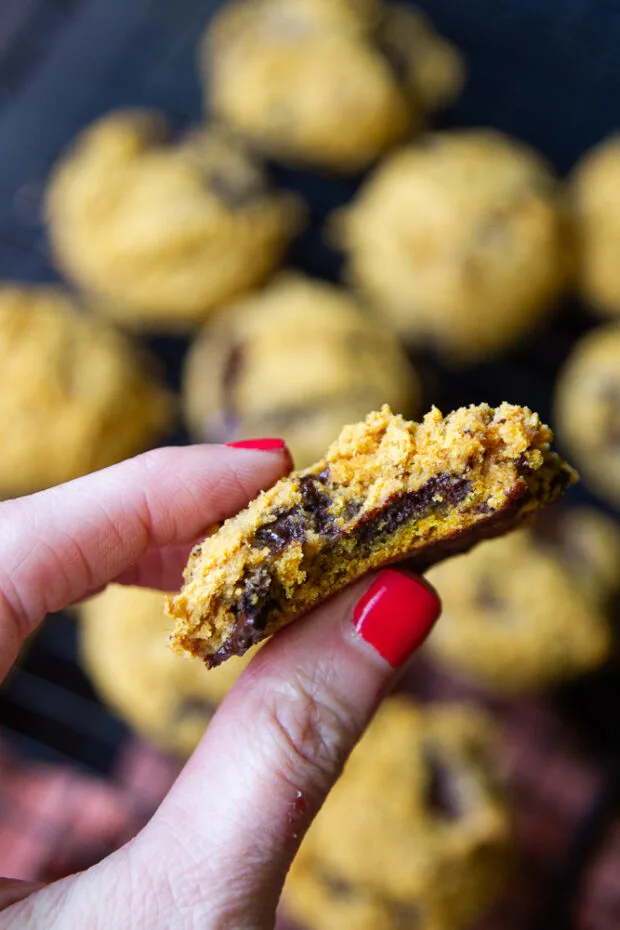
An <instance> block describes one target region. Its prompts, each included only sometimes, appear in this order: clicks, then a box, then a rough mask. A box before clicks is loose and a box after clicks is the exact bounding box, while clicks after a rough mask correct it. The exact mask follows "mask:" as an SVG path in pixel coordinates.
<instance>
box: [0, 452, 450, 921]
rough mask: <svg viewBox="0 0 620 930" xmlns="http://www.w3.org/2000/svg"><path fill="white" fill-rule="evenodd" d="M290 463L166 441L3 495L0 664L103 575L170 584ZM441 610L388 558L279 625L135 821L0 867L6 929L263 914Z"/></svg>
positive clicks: (258, 917) (283, 456) (270, 913)
mask: <svg viewBox="0 0 620 930" xmlns="http://www.w3.org/2000/svg"><path fill="white" fill-rule="evenodd" d="M289 467H290V459H289V457H288V453H287V451H286V449H285V448H280V449H278V448H276V449H272V450H271V451H258V450H256V449H248V448H243V449H241V448H227V447H224V446H211V447H209V446H191V447H188V448H180V449H160V450H156V451H154V452H150V453H147V454H146V455H142V456H139V457H137V458H135V459H132V460H130V461H128V462H123V463H122V464H120V465H116V466H114V467H112V468H108V469H105V470H104V471H101V472H98V473H96V474H93V475H89V476H87V477H85V478H80V479H78V480H77V481H73V482H70V483H69V484H66V485H62V486H60V487H57V488H53V489H51V490H49V491H44V492H41V493H39V494H34V495H32V496H31V497H27V498H21V499H19V500H13V501H6V502H4V503H2V504H0V644H1V647H2V648H1V651H0V675H1V676H4V675H6V673H7V672H8V670H9V668H10V666H11V664H12V663H13V661H14V660H15V658H16V656H17V653H18V650H19V648H20V645H21V643H22V642H23V640H24V639H25V637H26V636H28V634H29V633H31V632H32V630H33V629H34V628H35V626H36V625H37V624H38V623H40V621H41V620H42V619H43V617H44V616H45V614H46V613H48V612H50V611H54V610H59V609H61V608H62V607H65V606H67V605H68V604H71V603H73V602H75V601H77V600H81V599H83V598H84V597H86V596H87V595H89V594H91V593H93V592H94V591H97V590H99V589H100V588H102V587H103V586H105V584H106V583H107V582H108V581H112V580H114V581H117V582H118V581H120V582H123V583H129V584H141V585H148V586H150V587H158V588H162V589H170V588H176V587H178V586H179V584H180V581H181V575H180V572H181V568H182V566H183V565H184V564H185V560H186V558H187V555H188V553H189V550H190V548H191V545H192V543H193V542H194V541H195V540H196V539H197V538H198V537H199V536H200V535H201V534H202V533H203V532H204V531H205V529H206V528H207V526H208V525H210V524H212V523H214V522H216V521H218V520H221V519H222V518H224V517H226V516H229V515H230V514H233V513H235V512H236V511H237V510H239V509H240V508H241V507H243V506H244V505H245V504H246V503H247V502H248V500H250V499H251V498H252V497H254V496H255V495H256V494H257V493H258V491H259V490H261V489H262V488H267V487H269V486H270V485H271V484H273V482H274V481H276V480H277V479H278V478H279V477H281V476H282V475H283V474H285V473H286V472H287V470H288V469H289ZM438 612H439V603H438V601H437V599H436V597H435V595H434V594H433V593H432V591H431V590H430V589H429V588H428V587H427V586H426V585H425V584H423V583H422V582H420V581H418V580H416V579H414V578H413V577H411V576H409V575H406V574H405V573H402V572H400V571H395V570H392V569H390V570H387V571H384V572H381V573H380V574H378V575H376V576H374V577H372V578H368V579H365V580H363V581H360V582H358V583H356V584H354V585H352V586H351V587H350V588H348V589H347V590H346V591H343V592H342V593H341V594H340V595H338V596H337V597H334V598H333V599H332V600H331V601H329V602H328V603H326V604H325V605H323V606H322V607H320V608H318V609H317V610H315V611H313V613H312V614H310V615H308V616H307V617H306V618H304V619H303V620H301V621H298V622H297V623H294V624H292V625H291V626H290V627H288V628H287V629H285V630H283V631H282V632H281V633H279V634H278V635H277V636H276V637H274V638H273V640H272V641H271V642H270V643H268V644H267V645H266V646H265V647H264V648H263V649H262V650H261V651H260V653H259V654H258V655H257V656H256V657H255V658H254V659H253V660H252V662H251V663H250V665H249V666H248V668H247V669H246V671H245V672H244V674H243V675H242V676H241V678H240V679H239V681H238V682H237V684H236V685H235V687H234V688H233V690H232V691H231V692H230V694H229V695H228V696H227V698H226V700H225V701H224V702H223V704H222V706H221V707H220V709H219V710H218V712H217V713H216V715H215V716H214V718H213V720H212V722H211V723H210V725H209V727H208V729H207V731H206V733H205V735H204V737H203V739H202V741H201V743H200V745H199V746H198V748H197V749H196V751H195V753H194V755H193V756H192V758H191V759H190V761H189V762H188V763H187V765H186V766H185V768H184V770H183V771H182V773H181V775H180V776H179V778H178V780H177V782H176V783H175V785H174V786H173V788H172V790H171V791H170V792H169V794H168V796H167V797H166V798H165V800H164V802H163V803H162V805H161V807H160V808H159V810H158V811H157V813H156V814H155V816H154V817H153V818H152V820H151V821H150V823H149V824H148V825H147V826H146V827H145V828H144V829H143V830H142V832H141V833H140V834H139V835H138V836H137V837H135V839H134V840H132V841H131V842H130V843H128V844H127V845H125V846H124V847H123V848H122V849H119V850H118V851H117V852H115V853H114V854H112V855H111V856H108V857H107V858H106V859H104V860H103V861H101V862H100V863H98V864H97V865H96V866H94V867H93V868H91V869H88V870H87V871H86V872H82V873H79V874H77V875H72V876H70V877H68V878H65V879H63V880H62V881H58V882H54V883H53V884H51V885H47V886H41V885H34V884H32V883H25V882H19V881H18V880H11V879H2V880H0V907H3V908H4V910H3V911H2V913H0V930H3V928H8V927H11V928H16V927H19V928H20V930H21V928H33V930H34V928H37V930H40V928H42V927H45V928H46V930H56V928H57V930H60V928H62V930H73V928H76V930H78V928H79V930H83V928H85V927H87V928H88V930H110V928H114V930H121V928H124V927H131V928H132V930H136V928H138V930H158V928H162V930H163V928H166V930H169V928H198V927H200V928H201V930H203V928H207V930H209V928H218V930H228V928H229V930H246V928H247V930H250V928H251V930H259V928H260V930H262V928H270V927H273V925H274V921H275V909H276V905H277V902H278V898H279V896H280V892H281V888H282V884H283V881H284V877H285V875H286V872H287V870H288V867H289V865H290V863H291V861H292V859H293V856H294V855H295V852H296V850H297V848H298V846H299V843H300V841H301V838H302V836H303V834H304V832H305V830H306V829H307V827H308V825H309V823H310V821H311V820H312V818H313V817H314V815H315V814H316V812H317V810H318V809H319V807H320V805H321V803H322V802H323V800H324V798H325V796H326V794H327V792H328V791H329V789H330V787H331V786H332V784H333V783H334V781H335V780H336V778H337V777H338V774H339V772H340V770H341V768H342V765H343V763H344V761H345V759H346V757H347V756H348V754H349V753H350V751H351V749H352V748H353V746H354V745H355V743H356V742H357V740H358V739H359V738H360V736H361V734H362V732H363V730H364V728H365V727H366V725H367V723H368V721H369V719H370V717H371V716H372V714H373V712H374V711H375V709H376V707H377V705H378V703H379V701H380V700H381V698H382V696H383V695H384V694H385V693H386V691H387V690H388V689H389V688H390V686H391V684H392V683H393V680H394V677H395V675H396V674H397V668H398V666H400V665H401V664H402V663H403V662H404V661H406V659H407V658H408V656H409V655H410V654H411V653H412V652H413V651H414V650H415V648H417V646H418V645H419V644H420V643H421V642H422V640H423V639H424V638H425V636H426V634H427V633H428V632H429V630H430V628H431V626H432V624H433V622H434V621H435V619H436V617H437V615H438ZM182 661H183V659H179V662H182ZM205 674H208V673H207V672H205ZM15 902H16V903H15Z"/></svg>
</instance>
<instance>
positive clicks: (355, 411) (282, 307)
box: [184, 274, 419, 468]
mask: <svg viewBox="0 0 620 930" xmlns="http://www.w3.org/2000/svg"><path fill="white" fill-rule="evenodd" d="M418 397H419V390H418V383H417V378H416V376H415V373H414V372H413V370H412V368H411V366H410V364H409V362H408V360H407V357H406V355H405V353H404V351H403V350H402V348H401V347H400V346H399V344H398V342H397V341H396V339H395V337H394V336H392V334H391V333H390V332H389V331H387V330H386V328H385V326H384V325H382V324H381V323H379V322H377V321H376V320H375V319H373V318H372V317H371V316H370V315H368V314H366V313H364V312H363V310H362V308H361V307H360V306H359V305H358V304H357V303H356V301H355V299H354V298H353V297H352V296H350V295H349V294H347V292H346V291H345V290H343V289H342V288H338V287H334V286H333V285H331V284H326V283H325V282H323V281H313V280H311V279H310V278H304V277H303V276H301V275H293V274H287V275H283V276H281V277H280V278H278V279H277V280H276V281H275V282H274V283H273V284H271V285H269V286H268V287H267V288H266V289H265V290H264V291H262V292H260V293H258V294H254V295H252V296H250V297H247V298H245V299H244V300H241V301H239V302H238V303H237V304H234V305H232V306H229V307H226V308H224V309H223V310H222V311H221V312H220V313H219V314H218V315H217V316H216V317H215V318H214V319H213V321H212V322H211V323H210V324H209V325H208V326H206V327H205V329H204V331H203V333H202V334H201V335H200V336H198V338H197V339H196V341H195V343H194V345H193V347H192V348H191V349H190V352H189V354H188V356H187V360H186V365H185V377H184V403H185V412H186V417H187V421H188V423H189V425H190V428H191V430H192V433H193V434H194V436H196V438H197V439H199V440H200V441H203V442H204V441H207V442H231V441H235V440H238V439H247V438H249V437H251V436H282V438H283V439H285V440H286V442H287V444H288V446H289V448H290V450H291V452H292V454H293V458H294V461H295V463H296V464H297V466H298V467H299V468H303V467H305V466H306V465H310V463H311V462H314V461H316V459H318V458H320V456H321V455H322V453H323V451H324V450H325V448H326V447H327V446H328V445H329V443H330V441H331V440H332V439H333V437H334V436H336V435H337V434H338V432H339V431H340V430H341V429H342V427H343V426H344V425H345V424H346V423H350V422H352V421H354V420H357V419H359V418H360V417H361V416H364V414H365V413H366V412H367V411H368V410H371V409H372V408H373V407H379V406H381V404H383V403H388V404H390V406H391V407H393V408H394V409H395V410H397V411H398V412H399V413H403V414H406V415H411V414H414V413H416V412H417V409H418Z"/></svg>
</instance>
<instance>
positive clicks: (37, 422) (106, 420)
mask: <svg viewBox="0 0 620 930" xmlns="http://www.w3.org/2000/svg"><path fill="white" fill-rule="evenodd" d="M154 364H155V363H154V361H152V360H150V358H149V356H148V355H147V354H146V353H145V352H144V351H143V350H141V349H139V348H138V347H137V346H136V345H134V343H133V342H132V341H131V340H130V339H128V338H127V337H126V336H124V335H123V334H122V333H119V332H118V331H117V330H116V329H114V328H113V327H112V326H110V325H109V324H108V323H106V322H105V321H103V320H99V319H97V318H95V317H93V316H92V315H91V314H87V313H86V312H82V310H81V308H80V307H78V305H77V304H76V303H75V301H74V300H73V298H71V297H70V296H69V295H68V294H66V293H65V292H63V291H62V290H60V288H54V287H51V286H28V285H25V284H9V283H5V284H2V285H0V411H1V417H0V420H1V422H2V426H1V427H0V435H1V436H2V457H1V459H0V497H14V496H18V495H20V494H28V493H30V492H32V491H37V490H40V489H42V488H45V487H49V486H50V485H54V484H60V483H61V482H63V481H69V480H70V479H71V478H77V477H78V476H79V475H83V474H86V473H87V472H91V471H95V470H96V469H98V468H104V467H105V466H107V465H112V464H113V463H114V462H118V461H120V460H121V459H124V458H128V457H129V456H131V455H135V454H136V453H138V452H141V451H143V450H144V449H146V448H148V447H149V446H151V445H153V444H154V443H155V442H156V440H157V439H158V438H160V437H161V435H162V434H163V433H164V432H165V431H166V429H167V428H168V426H169V425H170V422H171V420H172V415H173V403H172V398H171V396H170V395H169V394H168V392H167V391H166V390H165V389H164V387H163V384H162V383H161V382H160V380H159V379H158V377H157V375H156V373H155V372H154V371H153V370H152V369H153V368H154Z"/></svg>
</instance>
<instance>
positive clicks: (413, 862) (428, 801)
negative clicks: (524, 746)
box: [283, 697, 512, 930]
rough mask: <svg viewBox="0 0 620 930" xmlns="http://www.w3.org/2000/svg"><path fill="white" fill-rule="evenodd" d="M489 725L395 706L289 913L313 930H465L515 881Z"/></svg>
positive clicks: (306, 852)
mask: <svg viewBox="0 0 620 930" xmlns="http://www.w3.org/2000/svg"><path fill="white" fill-rule="evenodd" d="M498 748H499V745H498V741H497V735H496V733H495V730H494V728H493V726H492V723H491V721H490V720H489V719H488V718H487V717H486V715H484V714H483V713H481V712H480V711H479V710H476V709H474V708H472V707H466V706H463V705H460V706H456V705H449V704H447V705H438V706H432V705H431V706H427V707H418V706H416V705H415V704H413V703H412V702H411V701H410V700H408V699H406V698H404V697H392V698H388V699H387V700H386V701H385V702H384V703H383V704H382V706H381V707H380V709H379V711H378V712H377V716H376V718H375V720H374V721H373V722H372V723H371V725H370V727H369V729H368V731H367V733H366V734H365V736H363V737H362V740H361V742H360V743H359V745H358V746H357V747H356V748H355V749H354V750H353V753H352V755H351V757H350V759H349V761H348V762H347V764H346V765H345V768H344V772H343V774H342V776H341V778H340V780H339V781H338V782H337V783H336V785H335V787H334V788H333V789H332V791H331V792H330V795H329V797H328V799H327V801H326V802H325V805H324V806H323V808H322V809H321V811H320V812H319V814H318V816H317V818H316V821H315V822H314V823H313V825H312V826H311V827H310V830H309V831H308V834H307V836H306V838H305V839H304V841H303V843H302V845H301V848H300V850H299V853H298V855H297V858H296V859H295V861H294V863H293V865H292V868H291V870H290V873H289V876H288V879H287V882H286V885H285V888H284V895H283V901H284V905H285V908H286V909H287V910H288V912H289V913H290V915H291V916H293V917H295V918H296V919H297V920H299V921H301V922H302V923H303V926H305V927H308V928H311V930H335V928H337V930H411V928H414V927H415V930H459V928H462V927H465V926H470V923H471V921H473V920H474V919H475V918H476V917H478V916H481V915H482V914H483V913H484V912H485V911H486V910H488V908H489V907H490V905H491V904H492V903H493V901H494V900H495V898H496V897H497V895H498V894H499V893H500V892H501V890H502V887H503V886H504V884H505V882H506V879H507V877H508V876H509V874H510V866H511V860H512V825H511V816H510V805H509V802H508V799H507V797H506V791H505V786H504V784H503V781H504V780H503V777H502V774H501V772H500V766H499V765H498V752H497V750H498Z"/></svg>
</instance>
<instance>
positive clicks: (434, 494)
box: [356, 474, 471, 545]
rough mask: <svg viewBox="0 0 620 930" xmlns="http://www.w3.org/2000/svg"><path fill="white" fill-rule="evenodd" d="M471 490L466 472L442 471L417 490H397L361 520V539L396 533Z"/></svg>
mask: <svg viewBox="0 0 620 930" xmlns="http://www.w3.org/2000/svg"><path fill="white" fill-rule="evenodd" d="M470 491H471V482H470V481H469V480H468V479H467V478H465V477H463V476H462V475H448V474H441V475H437V476H436V477H435V478H431V479H430V480H429V481H427V482H426V484H423V485H422V487H421V488H418V490H417V491H405V492H403V493H400V494H395V495H394V496H393V497H392V498H391V499H390V500H389V501H388V502H387V504H385V505H384V506H383V507H381V509H379V510H376V511H374V512H373V513H371V514H367V515H366V516H365V517H364V518H363V519H362V521H360V525H359V526H358V528H357V530H356V532H357V534H358V536H359V539H360V542H361V543H363V544H366V545H369V544H370V543H372V542H374V541H375V540H377V539H379V538H380V537H381V536H387V535H388V534H389V533H393V532H394V531H395V530H397V529H398V527H399V526H402V524H403V523H406V522H407V521H408V520H412V519H415V518H418V517H423V516H427V515H428V514H430V513H433V512H435V511H437V510H444V509H446V508H447V507H450V506H456V505H457V504H459V503H461V502H462V501H463V500H465V498H466V497H467V495H468V494H469V492H470ZM438 497H440V498H441V499H438Z"/></svg>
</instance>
